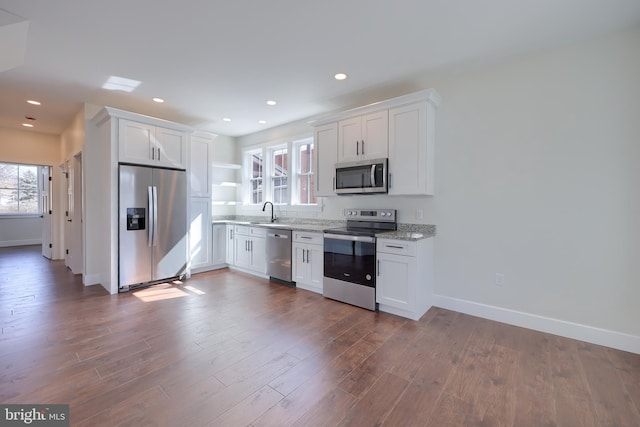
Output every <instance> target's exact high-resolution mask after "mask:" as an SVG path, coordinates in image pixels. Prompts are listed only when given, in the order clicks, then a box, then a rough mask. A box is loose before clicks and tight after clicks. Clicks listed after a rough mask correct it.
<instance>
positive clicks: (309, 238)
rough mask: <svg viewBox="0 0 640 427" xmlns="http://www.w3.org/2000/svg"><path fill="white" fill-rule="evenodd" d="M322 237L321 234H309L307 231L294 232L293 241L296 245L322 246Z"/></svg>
mask: <svg viewBox="0 0 640 427" xmlns="http://www.w3.org/2000/svg"><path fill="white" fill-rule="evenodd" d="M323 239H324V236H323V234H322V233H310V232H308V231H294V232H293V241H294V242H298V243H309V244H311V245H322V244H323V243H324V241H323Z"/></svg>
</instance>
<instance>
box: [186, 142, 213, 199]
mask: <svg viewBox="0 0 640 427" xmlns="http://www.w3.org/2000/svg"><path fill="white" fill-rule="evenodd" d="M212 151H213V143H212V141H211V140H209V139H206V138H202V137H198V136H193V137H191V144H190V150H189V154H190V156H189V160H190V161H189V183H190V186H191V195H192V196H194V197H211V185H212V182H211V177H212V174H211V172H212V170H211V169H212V168H211V164H212V158H211V156H212Z"/></svg>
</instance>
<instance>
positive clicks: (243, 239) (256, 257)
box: [234, 225, 267, 275]
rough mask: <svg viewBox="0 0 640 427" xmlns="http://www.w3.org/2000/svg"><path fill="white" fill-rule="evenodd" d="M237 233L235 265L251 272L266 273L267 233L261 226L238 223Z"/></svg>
mask: <svg viewBox="0 0 640 427" xmlns="http://www.w3.org/2000/svg"><path fill="white" fill-rule="evenodd" d="M234 234H235V254H234V261H235V266H236V267H238V268H241V269H246V270H249V271H251V272H255V273H259V274H262V275H264V274H266V272H267V262H266V240H265V237H266V234H267V230H266V229H265V228H261V227H247V226H243V225H236V226H235V228H234Z"/></svg>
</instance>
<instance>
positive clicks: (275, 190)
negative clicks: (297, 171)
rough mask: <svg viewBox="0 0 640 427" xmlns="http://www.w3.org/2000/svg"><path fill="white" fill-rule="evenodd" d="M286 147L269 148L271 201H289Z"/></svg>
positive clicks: (280, 202)
mask: <svg viewBox="0 0 640 427" xmlns="http://www.w3.org/2000/svg"><path fill="white" fill-rule="evenodd" d="M288 168H289V166H288V156H287V149H286V148H279V149H274V150H271V173H270V176H271V182H272V186H271V193H272V195H273V197H272V200H273V203H276V204H280V205H284V204H288V203H289V186H288V179H289V170H288Z"/></svg>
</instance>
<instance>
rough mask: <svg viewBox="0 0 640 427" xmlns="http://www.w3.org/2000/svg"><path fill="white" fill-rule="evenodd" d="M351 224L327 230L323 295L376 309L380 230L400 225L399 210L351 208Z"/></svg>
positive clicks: (391, 229) (348, 217) (349, 210)
mask: <svg viewBox="0 0 640 427" xmlns="http://www.w3.org/2000/svg"><path fill="white" fill-rule="evenodd" d="M345 213H346V216H347V226H346V227H345V228H332V229H328V230H324V280H323V291H322V294H323V295H324V296H325V297H327V298H331V299H335V300H338V301H342V302H346V303H348V304H352V305H356V306H358V307H362V308H366V309H369V310H376V233H380V232H384V231H393V230H396V228H397V222H396V211H395V209H347V210H346V212H345Z"/></svg>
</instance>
